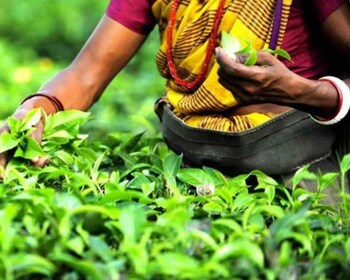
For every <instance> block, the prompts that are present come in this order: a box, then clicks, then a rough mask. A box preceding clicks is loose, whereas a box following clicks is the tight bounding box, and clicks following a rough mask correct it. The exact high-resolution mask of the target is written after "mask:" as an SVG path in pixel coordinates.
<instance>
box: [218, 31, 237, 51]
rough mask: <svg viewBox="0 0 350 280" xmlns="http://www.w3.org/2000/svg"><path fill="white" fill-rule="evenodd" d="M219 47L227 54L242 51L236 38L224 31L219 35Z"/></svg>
mask: <svg viewBox="0 0 350 280" xmlns="http://www.w3.org/2000/svg"><path fill="white" fill-rule="evenodd" d="M221 46H222V49H223V50H224V51H225V52H226V53H227V54H235V53H236V52H238V51H239V50H240V49H242V46H241V44H240V42H239V41H238V40H237V38H236V37H235V36H233V35H230V34H228V33H227V32H225V31H223V32H222V33H221Z"/></svg>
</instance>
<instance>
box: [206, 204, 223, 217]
mask: <svg viewBox="0 0 350 280" xmlns="http://www.w3.org/2000/svg"><path fill="white" fill-rule="evenodd" d="M203 210H205V211H207V212H208V213H209V214H216V213H221V212H222V211H223V210H224V208H223V206H222V205H221V204H219V203H217V202H208V203H206V204H204V206H203Z"/></svg>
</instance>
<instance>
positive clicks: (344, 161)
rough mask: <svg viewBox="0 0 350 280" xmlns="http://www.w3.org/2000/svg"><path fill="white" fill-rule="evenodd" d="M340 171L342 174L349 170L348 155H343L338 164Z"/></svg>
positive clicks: (349, 155)
mask: <svg viewBox="0 0 350 280" xmlns="http://www.w3.org/2000/svg"><path fill="white" fill-rule="evenodd" d="M340 170H341V173H342V174H345V173H347V172H348V171H349V170H350V154H347V155H345V156H344V157H343V158H342V160H341V162H340Z"/></svg>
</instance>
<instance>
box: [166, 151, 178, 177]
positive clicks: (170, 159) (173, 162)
mask: <svg viewBox="0 0 350 280" xmlns="http://www.w3.org/2000/svg"><path fill="white" fill-rule="evenodd" d="M181 162H182V156H178V155H176V154H173V153H171V154H169V155H168V156H167V157H166V158H165V159H164V161H163V170H164V175H165V177H167V178H169V177H175V176H176V174H177V173H178V171H179V169H180V165H181Z"/></svg>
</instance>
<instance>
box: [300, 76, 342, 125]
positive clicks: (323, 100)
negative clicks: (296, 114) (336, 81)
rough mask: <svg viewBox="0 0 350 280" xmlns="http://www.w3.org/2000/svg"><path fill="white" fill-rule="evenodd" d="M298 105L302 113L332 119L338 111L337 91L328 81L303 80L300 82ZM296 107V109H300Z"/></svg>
mask: <svg viewBox="0 0 350 280" xmlns="http://www.w3.org/2000/svg"><path fill="white" fill-rule="evenodd" d="M295 88H297V90H296V92H297V95H296V96H297V103H298V105H297V106H298V107H299V108H300V109H301V110H302V111H306V112H308V113H310V114H312V115H317V116H319V117H320V118H324V119H328V118H332V117H333V116H334V115H335V114H336V113H337V109H338V104H339V95H338V92H337V89H336V88H335V87H334V86H333V85H332V84H330V83H329V82H327V81H323V80H322V79H321V80H309V79H305V78H302V79H301V80H299V81H298V87H295ZM297 106H295V107H296V108H298V107H297Z"/></svg>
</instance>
